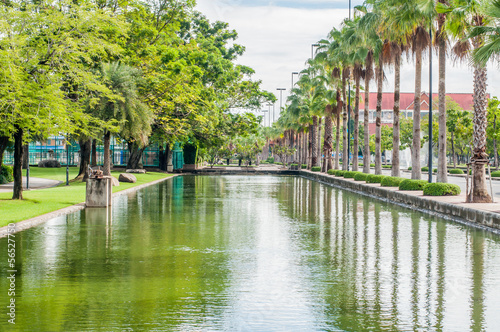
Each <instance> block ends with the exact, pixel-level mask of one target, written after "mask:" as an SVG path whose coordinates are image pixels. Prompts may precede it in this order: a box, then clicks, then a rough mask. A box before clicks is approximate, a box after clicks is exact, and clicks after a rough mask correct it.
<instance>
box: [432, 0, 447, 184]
mask: <svg viewBox="0 0 500 332" xmlns="http://www.w3.org/2000/svg"><path fill="white" fill-rule="evenodd" d="M439 2H441V3H444V0H440V1H439ZM444 19H445V17H444V15H443V14H439V16H438V33H437V42H438V61H439V86H438V90H439V91H438V93H439V106H438V108H439V134H438V168H437V182H442V183H447V182H448V169H447V164H448V162H447V160H446V144H447V142H446V99H445V98H446V40H445V39H444V38H443V37H442V35H441V34H442V31H443V25H444ZM429 121H432V119H429ZM429 144H431V143H429Z"/></svg>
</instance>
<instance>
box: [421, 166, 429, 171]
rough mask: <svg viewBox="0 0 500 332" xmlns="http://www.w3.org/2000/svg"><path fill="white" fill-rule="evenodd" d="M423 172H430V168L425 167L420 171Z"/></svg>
mask: <svg viewBox="0 0 500 332" xmlns="http://www.w3.org/2000/svg"><path fill="white" fill-rule="evenodd" d="M420 170H421V171H422V172H428V171H429V167H427V166H424V167H422V168H421V169H420Z"/></svg>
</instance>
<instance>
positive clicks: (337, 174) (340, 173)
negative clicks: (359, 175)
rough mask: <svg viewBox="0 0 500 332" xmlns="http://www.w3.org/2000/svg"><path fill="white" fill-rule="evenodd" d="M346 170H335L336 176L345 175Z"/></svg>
mask: <svg viewBox="0 0 500 332" xmlns="http://www.w3.org/2000/svg"><path fill="white" fill-rule="evenodd" d="M344 172H345V171H343V170H340V169H338V170H336V171H335V176H344Z"/></svg>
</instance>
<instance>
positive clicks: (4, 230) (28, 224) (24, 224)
mask: <svg viewBox="0 0 500 332" xmlns="http://www.w3.org/2000/svg"><path fill="white" fill-rule="evenodd" d="M179 175H180V174H173V175H172V176H169V177H166V178H163V179H159V180H155V181H153V182H148V183H145V184H141V185H140V186H136V187H132V188H128V189H125V190H122V191H119V192H117V193H114V194H113V197H117V196H121V195H126V194H130V193H132V192H135V191H138V190H140V189H143V188H146V187H149V186H152V185H155V184H157V183H160V182H163V181H166V180H168V179H173V178H175V177H176V176H179ZM83 209H85V202H82V203H78V204H75V205H71V206H68V207H65V208H62V209H59V210H56V211H52V212H49V213H46V214H42V215H41V216H36V217H33V218H30V219H26V220H22V221H19V222H17V223H14V225H15V227H14V232H12V231H10V232H9V230H8V228H9V226H8V225H7V226H3V227H0V239H1V238H3V237H6V236H7V234H13V233H17V232H21V231H24V230H26V229H28V228H32V227H35V226H38V225H40V224H42V223H44V222H46V221H49V220H50V219H53V218H57V217H60V216H63V215H66V214H70V213H74V212H77V211H80V210H83Z"/></svg>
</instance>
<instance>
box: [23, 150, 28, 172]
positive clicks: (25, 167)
mask: <svg viewBox="0 0 500 332" xmlns="http://www.w3.org/2000/svg"><path fill="white" fill-rule="evenodd" d="M28 163H29V145H28V144H24V145H23V169H28Z"/></svg>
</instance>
